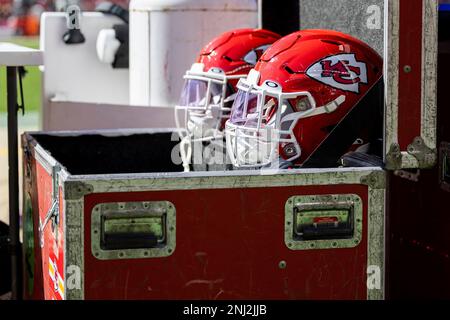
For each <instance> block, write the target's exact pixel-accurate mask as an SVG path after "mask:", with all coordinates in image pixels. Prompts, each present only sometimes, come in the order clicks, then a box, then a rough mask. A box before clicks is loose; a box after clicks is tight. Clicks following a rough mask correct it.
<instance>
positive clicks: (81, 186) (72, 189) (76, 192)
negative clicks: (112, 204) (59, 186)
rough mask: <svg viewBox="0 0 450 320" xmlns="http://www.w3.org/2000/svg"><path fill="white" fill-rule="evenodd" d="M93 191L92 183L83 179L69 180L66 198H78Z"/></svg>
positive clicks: (65, 193)
mask: <svg viewBox="0 0 450 320" xmlns="http://www.w3.org/2000/svg"><path fill="white" fill-rule="evenodd" d="M93 191H94V187H93V186H92V185H90V184H87V183H84V182H81V181H70V182H69V181H68V182H66V188H65V189H64V198H65V199H66V200H78V199H81V198H83V197H84V196H85V195H87V194H89V193H92V192H93Z"/></svg>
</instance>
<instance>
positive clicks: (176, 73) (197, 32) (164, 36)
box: [130, 0, 258, 106]
mask: <svg viewBox="0 0 450 320" xmlns="http://www.w3.org/2000/svg"><path fill="white" fill-rule="evenodd" d="M257 25H258V13H257V0H131V3H130V103H131V104H132V105H146V106H151V105H158V106H174V105H175V104H176V103H177V101H178V98H179V95H180V92H181V88H182V84H183V81H184V80H183V75H184V74H185V72H186V70H187V69H189V68H190V66H191V65H192V63H193V62H195V60H196V57H197V55H198V54H199V53H200V50H201V49H202V47H203V46H205V45H206V44H207V43H208V42H209V41H210V40H211V39H213V38H214V37H216V36H218V35H219V34H221V33H223V32H225V31H228V30H231V29H237V28H256V27H257Z"/></svg>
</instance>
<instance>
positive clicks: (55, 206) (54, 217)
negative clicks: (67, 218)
mask: <svg viewBox="0 0 450 320" xmlns="http://www.w3.org/2000/svg"><path fill="white" fill-rule="evenodd" d="M60 170H61V168H60V167H59V166H54V167H53V168H52V187H53V190H52V204H51V206H50V209H49V210H48V211H47V214H46V215H45V218H44V220H43V221H41V220H40V219H39V220H40V221H39V244H40V246H41V248H43V247H44V230H45V227H46V226H47V224H48V223H49V221H50V220H51V221H52V231H53V232H54V233H55V241H56V242H58V226H59V182H58V180H59V171H60Z"/></svg>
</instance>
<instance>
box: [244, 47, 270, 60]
mask: <svg viewBox="0 0 450 320" xmlns="http://www.w3.org/2000/svg"><path fill="white" fill-rule="evenodd" d="M270 46H271V45H270V44H265V45H263V46H260V47H258V48H256V49H253V50H252V51H250V52H249V53H247V54H246V55H245V57H244V61H245V62H247V63H248V64H251V65H256V63H257V62H258V60H259V58H261V56H262V55H263V54H264V52H266V50H267V49H269V47H270Z"/></svg>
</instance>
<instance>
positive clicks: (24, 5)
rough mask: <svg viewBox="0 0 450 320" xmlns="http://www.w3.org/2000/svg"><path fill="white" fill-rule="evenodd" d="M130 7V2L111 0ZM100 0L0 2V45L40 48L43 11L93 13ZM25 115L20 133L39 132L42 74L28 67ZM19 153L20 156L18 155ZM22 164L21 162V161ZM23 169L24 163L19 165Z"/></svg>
mask: <svg viewBox="0 0 450 320" xmlns="http://www.w3.org/2000/svg"><path fill="white" fill-rule="evenodd" d="M109 1H110V2H114V3H116V4H118V5H120V6H122V7H124V8H128V2H129V1H128V0H109ZM100 2H101V1H99V0H80V1H77V0H0V42H11V43H15V44H19V45H23V46H26V47H30V48H35V49H38V48H39V28H40V26H39V23H40V16H41V14H42V13H43V12H44V11H65V8H66V7H67V6H68V5H72V4H76V5H78V6H79V7H80V8H81V10H82V11H93V10H94V9H95V7H96V6H97V4H98V3H100ZM5 82H6V68H5V67H0V221H3V222H6V223H8V220H9V218H8V145H7V143H8V136H7V127H6V123H7V114H6V87H5V85H6V83H5ZM23 86H24V100H25V107H26V110H25V115H24V116H22V115H20V116H19V134H22V133H23V132H24V131H36V130H40V129H41V128H40V112H41V74H40V71H39V69H38V68H37V67H27V68H26V76H25V78H24V80H23ZM19 154H20V153H19ZM20 161H21V159H20ZM19 168H21V163H20V164H19Z"/></svg>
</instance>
